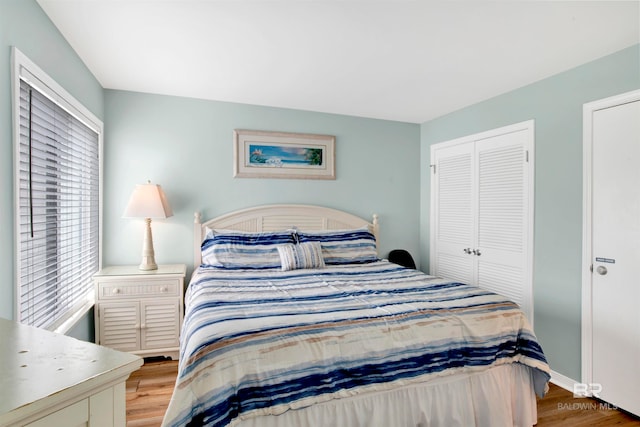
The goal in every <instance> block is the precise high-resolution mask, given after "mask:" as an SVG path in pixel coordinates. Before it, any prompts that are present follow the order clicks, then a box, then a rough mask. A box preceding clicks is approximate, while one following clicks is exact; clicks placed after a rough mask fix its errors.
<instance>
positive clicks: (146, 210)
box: [122, 181, 173, 270]
mask: <svg viewBox="0 0 640 427" xmlns="http://www.w3.org/2000/svg"><path fill="white" fill-rule="evenodd" d="M172 215H173V212H172V211H171V206H169V202H168V201H167V196H165V194H164V191H162V187H160V186H159V185H157V184H152V183H151V181H148V182H147V183H146V184H138V185H136V188H135V189H134V190H133V193H131V197H130V198H129V203H128V204H127V208H126V209H125V211H124V214H123V215H122V217H123V218H144V220H145V222H146V224H147V226H146V228H145V232H144V240H143V241H142V262H141V263H140V266H139V267H138V268H140V270H157V269H158V264H156V260H155V253H154V251H153V236H152V234H151V219H152V218H160V219H162V218H168V217H170V216H172Z"/></svg>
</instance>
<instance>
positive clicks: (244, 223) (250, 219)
mask: <svg viewBox="0 0 640 427" xmlns="http://www.w3.org/2000/svg"><path fill="white" fill-rule="evenodd" d="M193 223H194V224H193V234H194V236H193V243H194V245H193V246H194V247H193V259H194V267H195V268H197V267H198V266H199V265H200V263H201V261H202V258H201V252H200V245H201V244H202V240H203V239H204V236H205V229H206V228H207V227H208V228H218V229H225V230H238V231H279V230H287V229H290V228H294V227H295V228H297V229H298V230H303V231H304V230H307V231H313V230H342V229H352V228H360V227H365V226H367V227H368V228H369V231H371V232H372V233H373V235H374V236H375V237H376V241H377V240H378V216H377V215H375V214H374V215H373V218H372V221H371V222H369V221H368V220H366V219H363V218H360V217H357V216H355V215H352V214H350V213H347V212H344V211H340V210H337V209H332V208H326V207H322V206H313V205H264V206H256V207H252V208H247V209H242V210H239V211H235V212H230V213H228V214H225V215H222V216H219V217H217V218H213V219H210V220H208V221H205V222H202V219H201V217H200V212H196V213H195V214H194V221H193Z"/></svg>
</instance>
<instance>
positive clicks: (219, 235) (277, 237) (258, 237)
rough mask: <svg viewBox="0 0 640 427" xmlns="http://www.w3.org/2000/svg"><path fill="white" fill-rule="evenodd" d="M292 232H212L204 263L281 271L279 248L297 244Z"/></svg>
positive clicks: (206, 243) (206, 241)
mask: <svg viewBox="0 0 640 427" xmlns="http://www.w3.org/2000/svg"><path fill="white" fill-rule="evenodd" d="M293 242H294V239H293V234H292V233H291V232H290V231H278V232H256V233H252V232H244V231H231V230H208V231H207V235H206V237H205V239H204V241H203V242H202V245H201V251H202V264H205V265H209V266H212V267H218V268H227V269H241V268H250V269H263V268H280V266H281V263H280V255H279V254H278V245H283V244H287V243H293Z"/></svg>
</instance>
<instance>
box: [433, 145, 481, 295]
mask: <svg viewBox="0 0 640 427" xmlns="http://www.w3.org/2000/svg"><path fill="white" fill-rule="evenodd" d="M473 150H474V144H473V142H470V143H466V144H459V145H455V146H453V147H451V148H448V149H446V150H437V151H436V152H435V153H434V154H435V156H434V157H435V158H433V157H432V159H433V161H434V164H435V168H436V173H435V174H433V175H432V176H433V179H434V180H435V181H434V182H435V185H434V186H435V188H436V189H437V191H435V192H434V193H433V194H432V198H433V200H434V203H435V205H436V207H437V208H436V210H435V211H434V212H433V213H432V215H434V219H435V222H434V224H433V227H432V230H433V231H432V233H434V234H435V236H434V237H435V240H436V242H437V243H436V245H435V251H433V252H432V254H431V258H432V262H431V264H432V272H433V274H435V275H438V276H442V277H446V278H448V279H451V280H455V281H458V282H461V283H474V282H475V278H474V271H475V259H473V258H472V257H470V256H468V255H467V252H465V251H464V250H465V249H467V248H468V249H471V248H472V245H473V242H474V241H475V208H474V204H475V202H474V193H475V190H474V188H475V182H474V179H475V178H474V169H475V167H474V152H473Z"/></svg>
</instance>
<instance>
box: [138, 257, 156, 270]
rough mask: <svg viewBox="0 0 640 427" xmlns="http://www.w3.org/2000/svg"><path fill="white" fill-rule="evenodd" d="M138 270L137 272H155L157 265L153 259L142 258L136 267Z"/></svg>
mask: <svg viewBox="0 0 640 427" xmlns="http://www.w3.org/2000/svg"><path fill="white" fill-rule="evenodd" d="M149 258H151V259H149ZM138 269H139V270H144V271H148V270H157V269H158V264H156V260H155V259H153V257H143V258H142V262H141V263H140V265H139V266H138Z"/></svg>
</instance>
